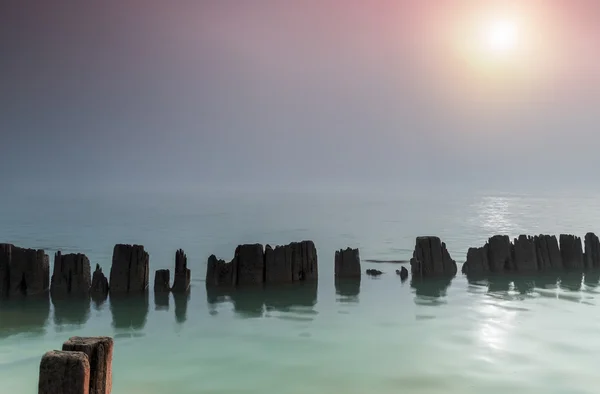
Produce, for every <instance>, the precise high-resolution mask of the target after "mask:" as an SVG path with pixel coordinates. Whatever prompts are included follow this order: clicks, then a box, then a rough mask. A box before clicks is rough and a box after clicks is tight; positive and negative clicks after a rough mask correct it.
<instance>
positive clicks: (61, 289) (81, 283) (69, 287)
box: [50, 251, 92, 296]
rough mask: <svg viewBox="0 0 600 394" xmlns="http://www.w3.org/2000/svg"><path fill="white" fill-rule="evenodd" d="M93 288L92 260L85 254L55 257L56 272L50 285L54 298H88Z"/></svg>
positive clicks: (57, 255) (59, 253)
mask: <svg viewBox="0 0 600 394" xmlns="http://www.w3.org/2000/svg"><path fill="white" fill-rule="evenodd" d="M91 286H92V277H91V273H90V260H89V259H88V258H87V256H86V255H84V254H80V253H78V254H65V255H63V254H61V252H60V251H59V252H57V253H56V254H55V255H54V272H53V274H52V280H51V285H50V292H51V294H52V296H67V295H73V296H87V295H89V293H90V288H91Z"/></svg>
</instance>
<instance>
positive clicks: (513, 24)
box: [482, 18, 520, 56]
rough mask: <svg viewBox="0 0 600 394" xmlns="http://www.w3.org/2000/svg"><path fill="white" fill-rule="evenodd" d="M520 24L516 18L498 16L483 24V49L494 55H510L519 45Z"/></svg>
mask: <svg viewBox="0 0 600 394" xmlns="http://www.w3.org/2000/svg"><path fill="white" fill-rule="evenodd" d="M519 38H520V35H519V26H518V24H517V21H516V20H513V19H508V18H497V19H493V20H491V21H489V22H487V23H486V24H485V25H483V31H482V44H483V49H484V50H485V51H486V52H487V53H488V54H490V55H493V56H508V55H509V54H511V53H514V52H515V51H516V50H517V48H518V46H519Z"/></svg>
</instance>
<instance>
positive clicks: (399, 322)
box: [0, 188, 600, 394]
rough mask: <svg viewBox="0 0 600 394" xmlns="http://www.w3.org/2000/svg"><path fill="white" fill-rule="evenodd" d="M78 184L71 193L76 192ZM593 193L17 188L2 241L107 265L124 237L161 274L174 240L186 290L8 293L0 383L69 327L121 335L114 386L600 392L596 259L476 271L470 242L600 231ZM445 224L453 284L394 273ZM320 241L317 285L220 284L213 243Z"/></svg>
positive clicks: (15, 383) (25, 387) (21, 375)
mask: <svg viewBox="0 0 600 394" xmlns="http://www.w3.org/2000/svg"><path fill="white" fill-rule="evenodd" d="M67 191H68V192H67ZM599 197H600V195H598V194H595V193H594V192H586V193H579V192H577V193H575V192H568V191H561V192H556V191H549V192H535V193H532V192H522V193H515V192H506V191H497V190H475V191H469V192H466V191H460V190H458V191H457V190H452V191H448V190H442V189H440V190H431V191H425V190H419V189H407V190H395V191H389V192H387V191H386V192H382V191H380V190H372V189H367V190H363V189H361V188H355V189H352V188H346V189H344V190H342V191H336V190H335V188H332V190H328V191H321V190H310V191H307V190H300V191H293V192H292V191H286V190H279V191H277V190H276V191H261V190H257V191H248V192H246V191H244V190H224V191H217V190H213V189H211V190H195V191H185V192H166V191H165V192H160V193H150V192H141V191H127V192H118V191H116V190H115V191H112V192H110V191H109V192H103V193H86V192H84V191H81V190H77V189H76V188H73V189H67V190H65V192H64V193H58V192H56V193H43V192H30V193H20V194H19V193H12V194H11V193H8V192H3V193H2V195H1V196H0V242H7V243H13V244H15V245H18V246H22V247H28V248H41V249H44V250H45V251H46V253H48V254H49V256H50V258H51V261H52V260H53V256H54V253H55V252H56V251H59V250H60V251H62V252H63V253H74V252H79V253H85V254H86V255H87V256H88V257H89V258H90V260H91V263H92V266H93V267H94V266H95V265H96V264H99V265H100V266H101V267H102V268H103V270H104V272H105V273H106V275H107V276H108V274H109V272H110V264H111V256H112V251H113V247H114V245H115V244H117V243H136V244H142V245H144V246H145V248H146V250H147V251H148V252H149V254H150V268H151V275H150V276H151V279H150V282H151V283H150V288H152V286H153V279H154V271H155V270H157V269H163V268H170V269H171V270H173V268H174V259H175V252H176V250H177V249H179V248H182V249H184V250H185V252H186V253H187V256H188V263H189V267H190V268H191V270H192V287H191V291H190V294H189V295H187V296H177V297H173V296H172V295H170V296H168V297H156V298H155V297H154V294H153V292H152V291H150V292H149V294H148V296H139V297H134V298H130V299H124V300H120V299H117V300H111V299H110V298H109V299H108V300H106V301H105V302H88V301H83V302H82V301H79V302H78V301H64V302H58V301H57V302H52V301H51V300H50V299H48V298H43V299H25V300H8V301H7V300H4V301H2V302H1V303H0V392H1V393H18V394H20V393H23V394H28V393H29V394H34V393H36V392H37V384H38V372H39V363H40V360H41V357H42V355H43V354H44V353H45V352H47V351H49V350H53V349H60V348H61V345H62V343H63V342H64V341H65V340H67V339H68V338H69V337H71V336H95V335H101V336H111V337H113V338H114V340H115V349H114V359H113V393H115V394H137V393H144V394H188V393H190V394H191V393H214V394H217V393H218V394H230V393H246V394H253V393H257V394H258V393H261V394H268V393H277V394H292V393H294V394H305V393H313V394H320V393H323V394H325V393H327V394H330V393H334V392H335V393H346V394H351V393H352V394H354V393H356V394H359V393H360V394H365V393H378V394H385V393H398V392H403V393H412V394H438V393H440V394H441V393H444V394H448V393H461V394H468V393H473V394H475V393H476V394H480V393H487V394H494V393H502V394H506V393H507V392H514V393H519V394H529V393H531V394H534V393H535V394H539V393H545V394H596V393H598V392H600V373H599V372H598V371H599V368H600V367H599V363H598V360H599V355H600V335H598V333H599V332H600V309H598V303H600V289H599V288H598V284H599V275H598V273H595V272H589V273H586V274H585V275H581V274H565V275H562V276H556V275H554V276H552V275H545V276H544V275H537V276H528V277H517V278H502V277H495V278H494V277H491V278H479V279H477V280H468V279H467V278H466V277H464V276H463V275H462V274H460V266H461V265H462V263H463V262H464V259H465V256H466V252H467V249H468V248H469V247H470V246H481V245H483V244H484V243H485V241H486V239H487V238H488V237H490V236H492V235H495V234H507V235H510V236H511V237H516V236H518V235H519V234H531V235H533V234H542V233H543V234H560V233H572V234H577V235H579V236H581V237H583V236H584V235H585V233H586V232H588V231H597V232H600V198H599ZM420 235H437V236H440V237H441V238H442V240H443V241H444V242H445V243H446V244H447V247H448V249H449V251H450V253H451V255H452V257H453V258H454V259H455V260H456V261H457V262H458V266H459V273H458V274H457V276H456V277H455V278H453V279H451V280H430V281H416V280H412V279H411V278H409V279H408V280H406V281H401V280H400V278H399V277H398V276H397V275H396V273H395V270H397V269H400V267H401V266H402V264H406V261H407V260H409V259H410V257H411V255H412V250H413V248H414V244H415V238H416V237H417V236H420ZM307 239H310V240H313V241H314V242H315V244H316V246H317V253H318V264H319V280H318V282H317V283H304V284H298V285H292V286H272V287H268V288H265V289H254V288H250V289H242V290H239V291H235V292H229V293H218V294H216V293H213V292H212V291H207V289H206V286H205V273H206V260H207V258H208V257H209V256H210V255H211V254H215V255H216V256H217V257H219V258H222V259H226V260H230V259H231V258H232V257H233V252H234V249H235V247H236V246H237V245H238V244H243V243H257V242H258V243H262V244H271V245H278V244H287V243H289V242H292V241H301V240H307ZM349 246H350V247H356V248H360V256H361V260H362V269H363V271H364V270H366V269H367V268H376V269H379V270H381V271H383V274H382V275H381V276H380V277H377V278H371V277H367V276H366V275H363V278H362V280H361V281H360V282H356V281H349V282H348V281H338V282H336V281H335V280H334V274H333V269H334V253H335V251H336V250H338V249H341V248H346V247H349Z"/></svg>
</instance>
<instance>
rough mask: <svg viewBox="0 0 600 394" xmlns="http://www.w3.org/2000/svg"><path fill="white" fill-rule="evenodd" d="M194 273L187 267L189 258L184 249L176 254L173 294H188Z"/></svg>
mask: <svg viewBox="0 0 600 394" xmlns="http://www.w3.org/2000/svg"><path fill="white" fill-rule="evenodd" d="M191 281H192V271H191V270H190V269H188V267H187V256H186V254H185V253H184V252H183V250H182V249H179V250H178V251H177V253H175V278H174V279H173V289H172V290H173V293H187V292H188V291H189V290H190V284H191Z"/></svg>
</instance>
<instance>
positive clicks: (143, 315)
mask: <svg viewBox="0 0 600 394" xmlns="http://www.w3.org/2000/svg"><path fill="white" fill-rule="evenodd" d="M109 301H110V312H111V313H112V318H113V327H114V328H115V329H126V330H142V329H143V328H144V327H145V326H146V320H147V318H148V308H149V302H148V293H147V292H146V293H142V294H136V295H132V294H129V295H116V294H111V295H110V297H109Z"/></svg>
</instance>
